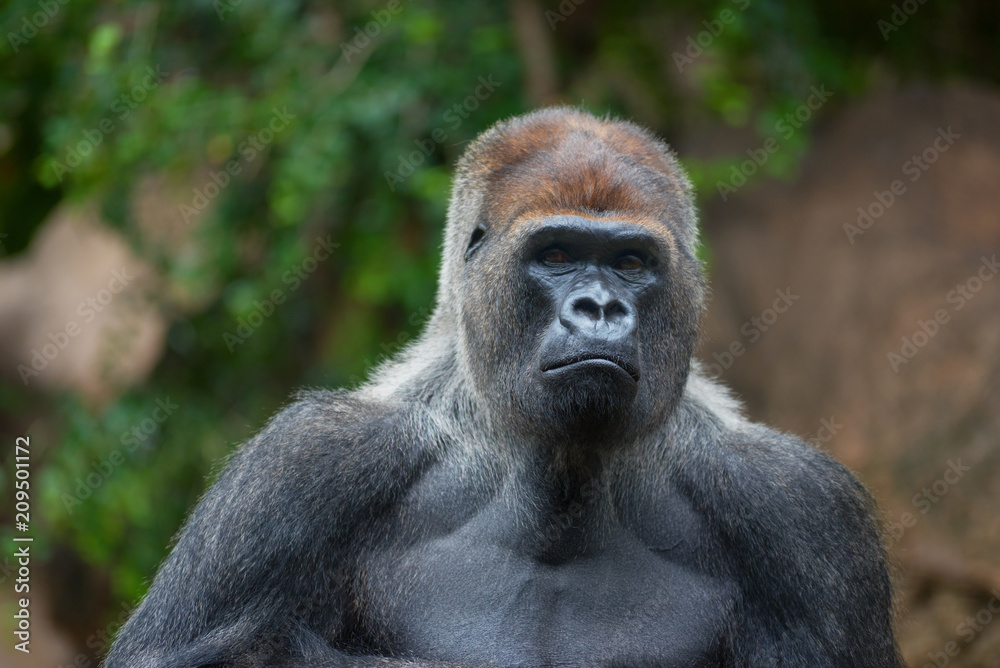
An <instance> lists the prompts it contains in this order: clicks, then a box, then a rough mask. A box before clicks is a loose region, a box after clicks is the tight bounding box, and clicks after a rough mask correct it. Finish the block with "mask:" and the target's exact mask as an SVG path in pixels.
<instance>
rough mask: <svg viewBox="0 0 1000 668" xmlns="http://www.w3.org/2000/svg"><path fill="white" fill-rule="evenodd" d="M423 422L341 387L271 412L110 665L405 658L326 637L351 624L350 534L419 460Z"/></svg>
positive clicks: (188, 528)
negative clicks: (351, 648) (354, 649)
mask: <svg viewBox="0 0 1000 668" xmlns="http://www.w3.org/2000/svg"><path fill="white" fill-rule="evenodd" d="M415 419H416V418H413V417H406V416H402V417H401V416H399V415H394V414H393V411H391V410H387V409H386V408H385V407H382V409H381V410H379V411H375V410H373V407H371V406H370V405H368V406H366V405H364V404H363V403H362V402H359V401H357V400H356V399H351V398H348V397H346V396H343V395H338V394H336V393H313V394H310V395H307V396H306V397H304V398H303V400H301V401H299V402H297V403H295V404H293V405H292V406H290V407H289V408H287V409H285V410H284V411H282V412H281V413H280V414H279V415H277V416H276V417H275V418H274V419H273V420H272V421H271V422H270V424H269V425H268V426H267V427H266V428H265V429H264V430H263V431H262V432H261V433H260V434H258V435H257V436H256V437H255V438H254V439H252V440H251V441H250V442H249V443H247V444H246V445H245V446H244V447H243V448H241V449H240V450H239V451H238V452H237V453H236V454H235V456H234V457H233V459H232V461H231V462H230V463H229V464H228V466H226V468H225V470H224V472H223V473H222V475H221V476H220V478H219V480H218V481H217V482H216V483H215V484H214V485H213V486H212V487H211V489H209V491H208V492H207V493H206V495H205V497H204V498H203V499H202V501H201V502H200V503H199V505H198V507H197V509H196V510H195V512H194V513H193V514H192V515H191V518H190V519H189V520H188V522H187V524H186V525H185V527H184V529H183V530H182V532H181V535H180V538H179V540H178V541H177V544H176V546H175V547H174V549H173V550H172V552H171V554H170V556H169V557H168V559H167V561H166V563H165V564H164V565H163V567H162V568H161V570H160V572H159V574H158V575H157V577H156V579H155V581H154V582H153V585H152V587H151V588H150V591H149V594H148V595H147V596H146V599H145V600H144V601H143V603H142V605H141V606H140V607H139V609H138V610H137V611H136V613H135V614H134V615H133V616H132V618H131V619H130V620H129V621H128V623H127V624H126V625H125V626H124V628H123V629H122V632H121V634H120V636H119V638H118V639H117V641H116V642H115V645H114V647H113V649H112V651H111V653H110V655H109V656H108V659H107V662H106V664H105V665H106V668H123V667H125V666H143V667H145V666H158V667H159V666H162V667H164V668H165V667H167V666H170V667H172V668H173V667H177V668H180V667H182V666H184V667H191V668H195V667H198V666H207V665H212V666H243V665H248V664H250V665H273V666H305V665H309V666H322V665H338V666H346V665H351V666H353V665H358V666H361V665H385V664H386V663H392V664H394V665H406V664H407V663H408V662H405V661H390V660H388V659H378V658H374V657H355V656H350V655H348V654H346V653H342V652H339V651H337V650H335V649H334V648H333V647H332V646H331V645H330V644H329V642H328V640H330V639H334V638H337V637H338V635H340V634H341V633H342V632H343V631H344V627H345V615H346V612H347V610H348V609H349V606H348V600H349V592H347V591H346V587H345V586H344V583H345V582H348V580H347V568H348V563H349V561H350V559H351V551H352V537H354V536H357V535H359V533H358V532H359V530H361V529H363V528H364V527H365V525H366V524H368V523H369V522H371V521H372V520H373V519H374V518H375V517H377V515H378V514H379V512H380V510H381V509H383V508H385V507H386V506H387V505H388V504H390V503H391V502H392V500H393V498H394V497H395V496H396V495H397V494H398V493H399V492H400V490H402V489H405V487H406V486H407V485H408V484H409V483H410V482H411V481H412V480H413V479H414V477H415V476H416V475H418V474H419V471H420V469H421V467H422V465H423V464H424V463H425V462H421V461H419V458H420V457H421V455H420V454H419V453H420V450H421V448H419V447H415V445H414V443H413V440H414V438H413V434H414V433H421V432H420V431H419V430H417V429H415V428H413V427H414V426H415V425H412V424H407V423H408V421H410V422H412V421H413V420H415ZM424 433H426V432H424ZM348 434H349V435H350V436H347V435H348ZM404 434H409V438H404ZM425 452H426V451H425ZM425 665H426V664H425Z"/></svg>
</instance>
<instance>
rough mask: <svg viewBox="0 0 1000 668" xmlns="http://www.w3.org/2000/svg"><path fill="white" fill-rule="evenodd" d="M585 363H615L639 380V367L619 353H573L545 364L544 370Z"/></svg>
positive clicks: (545, 371) (554, 369) (636, 380)
mask: <svg viewBox="0 0 1000 668" xmlns="http://www.w3.org/2000/svg"><path fill="white" fill-rule="evenodd" d="M584 363H597V364H602V363H603V364H608V363H610V364H613V365H615V366H616V367H618V368H619V369H621V370H622V371H624V372H625V373H627V374H628V375H629V376H630V377H631V378H632V380H633V381H635V382H637V383H638V382H639V369H637V368H636V366H635V365H634V364H632V363H631V362H629V361H628V360H627V359H625V358H624V357H620V356H618V355H606V354H602V353H582V354H579V355H573V356H572V357H564V358H561V359H559V360H556V361H555V362H551V363H549V364H546V365H545V366H543V367H542V372H543V373H547V372H549V371H556V370H557V369H564V368H566V367H568V366H573V365H574V364H584Z"/></svg>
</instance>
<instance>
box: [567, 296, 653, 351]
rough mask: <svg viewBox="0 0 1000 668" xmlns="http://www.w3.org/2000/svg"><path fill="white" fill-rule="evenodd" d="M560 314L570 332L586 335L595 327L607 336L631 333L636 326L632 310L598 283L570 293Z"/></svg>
mask: <svg viewBox="0 0 1000 668" xmlns="http://www.w3.org/2000/svg"><path fill="white" fill-rule="evenodd" d="M560 315H561V317H560V320H562V323H563V325H564V326H565V327H566V328H567V329H569V330H570V331H571V332H574V333H580V334H584V335H587V334H588V333H590V332H591V331H593V330H596V332H594V333H599V334H602V335H603V337H605V338H607V339H616V338H620V337H624V336H628V335H629V334H631V333H632V330H633V329H634V328H635V317H634V315H633V313H632V309H630V308H629V307H628V306H627V305H626V304H625V303H624V302H622V301H621V300H619V299H617V298H615V297H614V296H613V295H611V294H610V293H609V292H608V291H607V290H604V289H602V288H600V287H599V286H594V287H593V288H591V289H589V290H586V291H582V292H580V293H577V294H575V295H571V296H570V298H569V299H567V300H566V302H565V304H564V307H563V312H562V313H561V314H560Z"/></svg>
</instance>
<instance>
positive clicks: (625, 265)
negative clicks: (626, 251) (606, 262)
mask: <svg viewBox="0 0 1000 668" xmlns="http://www.w3.org/2000/svg"><path fill="white" fill-rule="evenodd" d="M643 266H645V265H644V263H643V261H642V260H640V259H639V258H637V257H636V256H635V255H626V256H625V257H620V258H618V259H617V260H616V261H615V269H618V270H619V271H635V270H636V269H642V268H643Z"/></svg>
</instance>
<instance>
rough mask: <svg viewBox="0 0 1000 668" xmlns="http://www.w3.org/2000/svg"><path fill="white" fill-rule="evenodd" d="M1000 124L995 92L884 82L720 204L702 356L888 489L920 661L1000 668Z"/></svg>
mask: <svg viewBox="0 0 1000 668" xmlns="http://www.w3.org/2000/svg"><path fill="white" fill-rule="evenodd" d="M998 120H1000V95H998V94H997V93H996V92H995V91H992V90H989V91H987V90H983V89H977V88H974V87H971V86H967V85H958V84H953V85H948V86H943V87H932V86H929V85H910V86H907V87H905V88H901V89H897V90H892V91H884V92H881V93H879V94H877V95H875V96H873V97H871V98H869V99H867V100H865V101H862V102H860V103H857V104H855V105H853V106H851V107H849V108H846V109H844V110H843V111H841V112H840V113H839V115H838V116H837V117H836V118H833V119H832V120H831V121H830V122H829V123H828V124H827V125H826V126H825V128H824V129H823V130H822V131H821V132H820V133H819V134H818V135H817V136H816V137H815V140H814V144H813V146H812V148H811V150H810V153H809V156H808V157H807V159H806V161H805V162H804V164H803V168H802V172H801V176H800V178H799V179H798V180H797V181H796V182H794V183H790V184H781V183H773V182H771V183H765V184H761V185H757V186H750V185H748V186H746V187H745V188H744V189H743V190H741V191H740V192H738V193H737V194H736V195H734V196H732V197H731V198H729V201H728V202H727V203H722V202H715V203H713V204H711V205H709V207H708V208H707V210H706V212H705V222H704V227H705V232H706V237H707V240H708V244H709V247H710V248H711V252H712V264H713V272H712V279H711V282H712V288H713V301H712V303H711V305H710V307H709V313H708V316H707V318H706V320H705V323H704V329H705V334H706V340H705V343H704V345H703V347H702V351H701V357H702V359H703V360H704V361H705V363H706V364H714V365H716V366H714V367H711V368H712V369H713V370H714V371H715V372H717V373H720V374H721V377H722V378H723V379H724V380H725V381H727V382H728V383H729V384H730V385H731V386H733V387H734V388H735V389H736V390H737V391H738V392H740V393H741V394H742V395H743V397H744V398H745V400H746V401H747V403H748V406H749V408H750V412H751V414H752V415H753V416H754V417H757V418H759V419H762V420H765V421H767V422H770V423H771V424H774V425H776V426H778V427H780V428H782V429H785V430H787V431H791V432H795V433H798V434H800V435H803V436H805V437H807V438H810V439H812V440H813V441H814V442H816V443H817V444H818V445H819V447H821V448H824V449H826V450H828V451H829V452H831V453H832V454H833V455H834V456H836V457H837V458H838V459H840V460H841V461H842V462H844V463H845V464H847V465H848V466H849V467H851V468H852V469H854V470H856V471H857V472H858V473H859V474H860V476H861V477H862V479H864V480H865V481H866V483H867V484H868V485H869V486H870V487H871V488H872V490H873V491H874V492H875V494H876V496H877V497H878V499H879V501H880V503H881V504H882V507H883V509H884V510H885V514H886V516H887V524H888V527H889V536H887V540H888V542H889V543H890V545H891V546H892V550H893V556H894V558H895V559H896V561H897V563H898V565H899V571H900V572H899V578H900V591H901V617H900V641H901V644H902V647H903V651H904V655H905V657H906V659H907V661H908V662H909V663H910V664H911V665H914V666H918V665H923V664H924V663H927V662H929V661H930V662H931V665H944V664H941V663H940V661H943V660H945V659H947V660H948V661H949V663H948V665H958V666H1000V558H998V556H997V555H1000V123H998ZM983 611H985V612H983ZM977 615H978V616H977ZM970 616H971V620H972V621H971V622H970V619H969V618H970ZM948 643H953V644H951V645H949V644H948ZM942 652H943V653H944V654H943V655H940V656H939V654H940V653H942ZM942 656H943V657H944V658H942ZM935 657H937V659H936V660H937V661H938V663H937V664H935V663H934V660H935Z"/></svg>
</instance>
